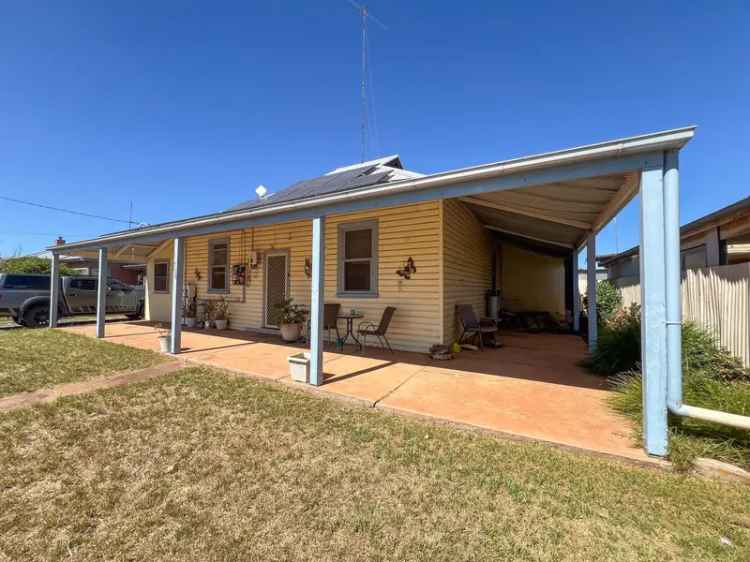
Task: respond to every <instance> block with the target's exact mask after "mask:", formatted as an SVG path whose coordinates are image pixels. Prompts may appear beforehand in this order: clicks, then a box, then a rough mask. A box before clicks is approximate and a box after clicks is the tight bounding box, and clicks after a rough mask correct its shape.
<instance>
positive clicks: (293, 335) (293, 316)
mask: <svg viewBox="0 0 750 562" xmlns="http://www.w3.org/2000/svg"><path fill="white" fill-rule="evenodd" d="M276 310H277V311H278V313H279V330H281V339H282V340H284V341H288V342H294V341H297V340H298V339H299V338H300V336H301V335H302V326H303V325H304V323H305V309H304V308H302V307H301V306H299V305H298V304H294V302H293V299H286V300H285V301H282V302H280V303H279V304H277V305H276Z"/></svg>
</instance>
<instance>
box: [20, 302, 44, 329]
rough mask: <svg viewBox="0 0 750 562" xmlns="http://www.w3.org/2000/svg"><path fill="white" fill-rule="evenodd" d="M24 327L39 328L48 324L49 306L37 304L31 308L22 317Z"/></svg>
mask: <svg viewBox="0 0 750 562" xmlns="http://www.w3.org/2000/svg"><path fill="white" fill-rule="evenodd" d="M23 323H24V326H27V327H28V328H41V327H42V326H46V325H47V324H49V306H47V305H46V304H38V305H36V306H32V307H31V308H29V309H28V310H27V311H26V312H24V315H23Z"/></svg>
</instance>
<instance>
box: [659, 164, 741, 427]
mask: <svg viewBox="0 0 750 562" xmlns="http://www.w3.org/2000/svg"><path fill="white" fill-rule="evenodd" d="M677 154H678V153H677V151H676V150H670V151H667V152H665V153H664V214H665V217H664V218H665V220H664V225H665V244H666V253H665V254H666V269H667V303H666V304H667V408H668V409H669V411H670V412H672V413H673V414H676V415H678V416H684V417H688V418H694V419H698V420H703V421H707V422H713V423H719V424H722V425H728V426H731V427H736V428H739V429H747V430H750V416H740V415H738V414H730V413H727V412H720V411H718V410H709V409H708V408H699V407H697V406H688V405H687V404H683V403H682V320H681V319H682V290H681V288H680V284H681V277H682V273H681V271H680V226H679V225H680V197H679V192H680V179H679V163H678V157H677Z"/></svg>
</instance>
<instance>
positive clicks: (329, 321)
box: [323, 302, 341, 344]
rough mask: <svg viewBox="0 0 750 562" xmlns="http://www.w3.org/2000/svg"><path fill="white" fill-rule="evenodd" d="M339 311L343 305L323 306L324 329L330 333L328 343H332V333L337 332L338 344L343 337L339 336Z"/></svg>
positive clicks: (335, 303)
mask: <svg viewBox="0 0 750 562" xmlns="http://www.w3.org/2000/svg"><path fill="white" fill-rule="evenodd" d="M339 310H341V303H338V302H332V303H325V304H324V305H323V329H324V330H325V331H327V332H328V343H329V344H330V343H332V342H331V331H335V332H336V341H337V342H338V340H339V338H341V335H340V334H339V320H338V315H339Z"/></svg>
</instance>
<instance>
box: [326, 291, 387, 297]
mask: <svg viewBox="0 0 750 562" xmlns="http://www.w3.org/2000/svg"><path fill="white" fill-rule="evenodd" d="M379 296H380V295H379V294H378V293H352V292H348V293H347V292H343V291H336V298H339V299H376V298H378V297H379Z"/></svg>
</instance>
